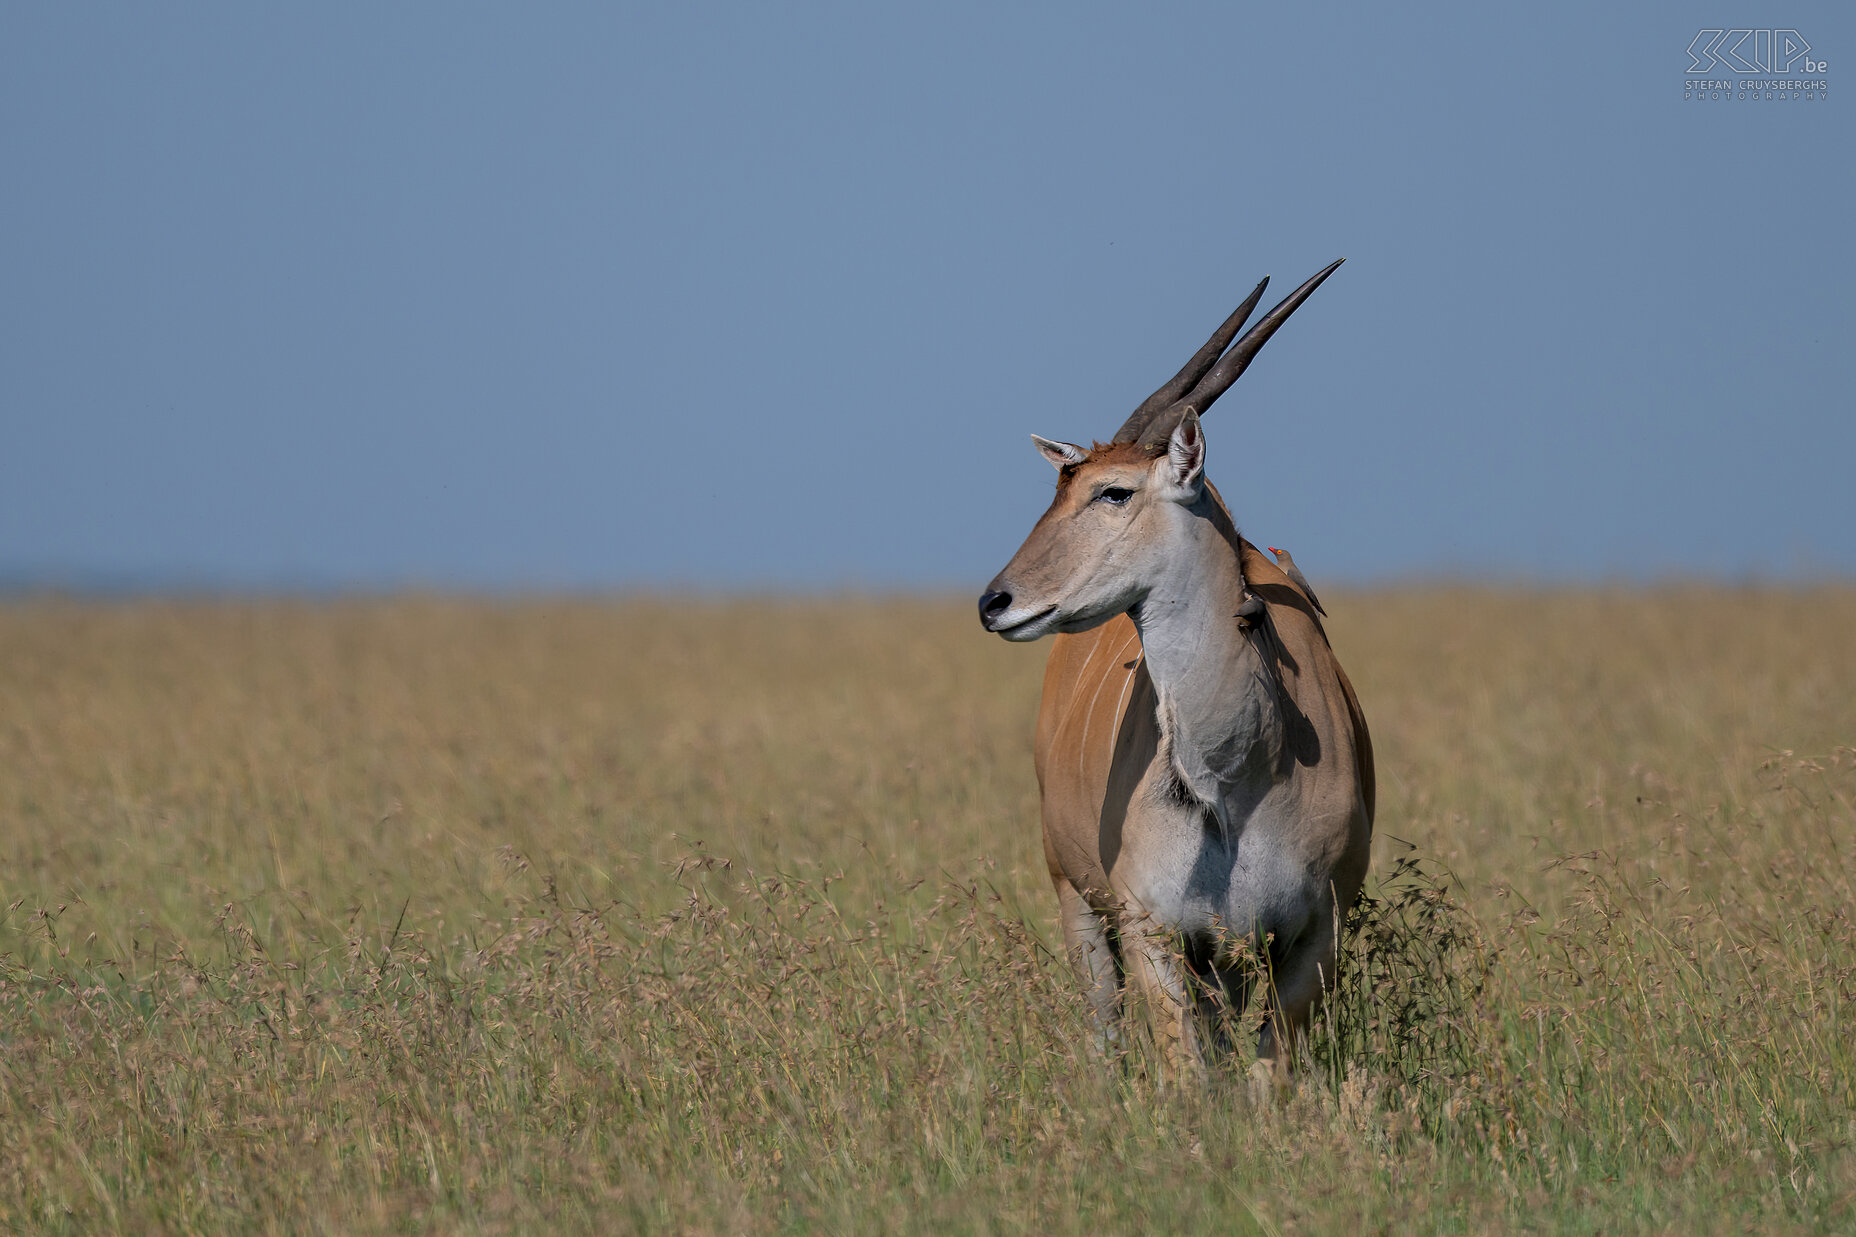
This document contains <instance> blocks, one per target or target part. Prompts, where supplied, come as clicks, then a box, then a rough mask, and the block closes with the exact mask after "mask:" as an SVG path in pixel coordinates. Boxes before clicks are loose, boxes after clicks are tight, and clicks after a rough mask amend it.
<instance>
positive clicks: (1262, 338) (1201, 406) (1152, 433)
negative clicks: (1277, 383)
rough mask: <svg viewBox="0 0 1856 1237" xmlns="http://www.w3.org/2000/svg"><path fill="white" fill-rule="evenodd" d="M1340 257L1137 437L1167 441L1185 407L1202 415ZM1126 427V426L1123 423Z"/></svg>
mask: <svg viewBox="0 0 1856 1237" xmlns="http://www.w3.org/2000/svg"><path fill="white" fill-rule="evenodd" d="M1346 260H1347V259H1345V258H1341V259H1340V260H1339V261H1337V262H1334V263H1333V264H1332V265H1329V266H1327V267H1324V268H1323V269H1322V270H1321V271H1319V272H1318V273H1317V274H1315V276H1314V277H1313V278H1311V279H1309V281H1308V282H1307V283H1305V284H1303V285H1302V286H1301V287H1299V288H1297V289H1296V290H1295V291H1293V292H1291V293H1290V294H1289V295H1288V296H1285V297H1283V298H1282V300H1281V301H1279V302H1277V304H1276V307H1275V308H1274V309H1272V310H1270V311H1269V312H1268V313H1266V314H1264V315H1263V316H1262V317H1261V318H1259V319H1257V323H1256V325H1255V326H1253V327H1251V328H1250V329H1249V330H1248V331H1245V332H1244V337H1243V338H1242V339H1240V340H1238V341H1237V342H1236V343H1235V344H1232V345H1231V350H1230V351H1229V352H1227V353H1225V354H1224V355H1223V356H1221V357H1219V358H1218V361H1217V363H1216V364H1215V365H1213V366H1212V367H1211V369H1210V370H1209V371H1207V372H1206V373H1205V375H1204V377H1202V378H1200V379H1199V380H1198V382H1197V383H1195V384H1194V385H1193V388H1192V390H1190V391H1188V392H1187V393H1186V394H1185V395H1183V396H1181V397H1180V398H1179V399H1177V400H1176V401H1174V402H1173V403H1172V404H1170V405H1169V406H1167V407H1166V408H1165V409H1164V410H1163V411H1161V412H1159V413H1157V414H1155V415H1154V416H1152V417H1150V418H1149V419H1148V421H1147V423H1146V424H1145V425H1143V426H1142V427H1141V429H1140V431H1139V435H1138V437H1137V438H1136V439H1135V441H1137V442H1139V443H1140V444H1141V445H1142V446H1148V447H1151V446H1157V445H1158V444H1160V443H1163V442H1165V441H1166V440H1167V439H1168V438H1169V437H1170V436H1171V435H1172V433H1173V429H1174V427H1175V426H1177V425H1178V424H1179V419H1180V418H1181V417H1183V416H1184V415H1185V414H1186V409H1188V408H1193V409H1197V410H1198V412H1199V413H1200V414H1201V415H1202V414H1203V413H1204V412H1205V410H1206V409H1207V408H1210V407H1211V406H1212V404H1213V403H1214V402H1215V401H1216V400H1217V398H1218V397H1219V396H1220V395H1223V394H1224V393H1225V392H1226V391H1228V390H1230V389H1231V384H1232V383H1234V382H1236V381H1237V379H1238V377H1239V375H1241V374H1242V373H1243V372H1244V370H1245V369H1247V368H1248V367H1249V366H1250V362H1251V359H1252V358H1253V357H1255V356H1256V355H1257V353H1258V352H1260V351H1262V349H1263V345H1264V344H1266V343H1268V342H1269V340H1270V336H1272V335H1274V334H1275V333H1276V328H1278V327H1280V326H1281V325H1282V324H1283V323H1285V322H1287V321H1288V320H1289V315H1290V314H1292V313H1294V312H1295V311H1296V310H1297V309H1299V308H1300V307H1301V304H1302V302H1303V301H1305V300H1307V299H1308V298H1309V296H1310V295H1311V294H1312V293H1313V292H1314V290H1315V289H1316V288H1319V287H1320V286H1321V283H1322V281H1323V280H1325V279H1326V278H1327V277H1328V276H1329V275H1332V274H1333V273H1334V272H1335V271H1337V270H1339V269H1340V264H1341V262H1345V261H1346ZM1124 428H1125V427H1124Z"/></svg>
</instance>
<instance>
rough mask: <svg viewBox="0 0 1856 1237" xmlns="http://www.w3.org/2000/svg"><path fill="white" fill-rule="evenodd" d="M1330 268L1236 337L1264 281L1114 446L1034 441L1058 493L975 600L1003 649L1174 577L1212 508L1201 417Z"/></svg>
mask: <svg viewBox="0 0 1856 1237" xmlns="http://www.w3.org/2000/svg"><path fill="white" fill-rule="evenodd" d="M1338 266H1340V263H1339V262H1335V263H1334V264H1333V265H1332V266H1329V267H1327V268H1326V269H1325V270H1323V271H1321V272H1320V273H1319V274H1317V275H1315V276H1314V278H1312V279H1310V280H1309V281H1308V282H1307V283H1305V284H1303V285H1302V286H1301V287H1299V288H1297V289H1296V290H1295V291H1294V292H1292V293H1290V294H1289V295H1288V296H1287V297H1285V298H1284V299H1283V300H1282V302H1281V303H1280V304H1278V305H1277V306H1276V307H1275V308H1274V309H1272V310H1270V311H1269V312H1268V313H1267V314H1265V315H1263V317H1262V318H1261V319H1259V320H1258V321H1257V323H1256V325H1254V326H1252V327H1251V328H1250V329H1249V330H1248V331H1245V332H1244V335H1243V338H1241V339H1237V333H1238V332H1239V331H1240V330H1242V329H1243V326H1244V323H1245V322H1246V321H1247V320H1248V319H1249V317H1250V314H1251V311H1252V310H1254V309H1255V308H1256V307H1257V302H1258V301H1259V300H1260V299H1261V298H1262V296H1263V290H1264V288H1266V287H1268V286H1269V279H1268V278H1267V277H1266V278H1265V279H1264V280H1263V281H1262V282H1261V283H1259V284H1258V285H1257V286H1256V289H1255V290H1254V291H1252V292H1251V294H1250V295H1249V296H1248V297H1247V298H1245V300H1244V303H1243V304H1242V305H1239V306H1238V307H1237V310H1236V312H1234V313H1233V314H1232V315H1231V316H1230V317H1229V318H1227V319H1225V321H1224V324H1223V325H1222V326H1220V327H1219V328H1218V330H1217V331H1216V332H1215V333H1213V335H1212V337H1211V339H1209V340H1207V341H1206V344H1205V346H1204V347H1203V348H1201V349H1199V350H1198V352H1196V353H1194V354H1193V357H1192V359H1191V360H1189V361H1187V362H1186V364H1185V366H1184V367H1183V368H1181V369H1180V371H1179V372H1178V373H1177V374H1175V375H1174V376H1173V378H1172V379H1171V380H1170V381H1169V382H1167V383H1166V385H1164V386H1162V387H1161V388H1160V389H1159V390H1157V391H1155V392H1154V393H1153V394H1152V395H1150V396H1148V397H1147V399H1146V400H1145V401H1143V402H1142V404H1141V406H1140V407H1139V408H1136V409H1135V410H1134V413H1133V415H1131V416H1130V417H1129V418H1128V420H1127V421H1126V422H1125V423H1124V424H1123V425H1122V427H1121V429H1120V430H1119V431H1118V432H1117V433H1116V434H1115V437H1114V440H1113V441H1112V442H1108V443H1096V444H1095V445H1094V446H1092V447H1088V448H1084V447H1080V446H1077V445H1075V444H1073V443H1067V442H1056V441H1053V440H1051V439H1048V438H1039V437H1038V436H1037V435H1035V434H1034V435H1032V441H1033V442H1035V443H1036V444H1037V448H1038V450H1039V451H1040V452H1042V453H1043V455H1044V457H1045V458H1046V459H1048V460H1049V461H1050V462H1051V463H1052V464H1053V465H1055V466H1056V468H1057V473H1058V475H1057V493H1056V496H1055V497H1054V498H1053V499H1052V500H1051V505H1050V509H1049V510H1047V511H1046V512H1045V513H1044V515H1043V516H1042V517H1041V518H1040V519H1039V520H1038V522H1037V525H1036V526H1035V527H1034V528H1032V530H1031V535H1030V536H1028V537H1026V538H1025V543H1024V544H1023V545H1022V546H1020V547H1019V549H1018V553H1017V554H1015V555H1013V556H1012V561H1011V562H1009V563H1007V564H1006V566H1005V570H1003V571H1001V572H1000V573H999V574H998V575H997V576H995V577H993V580H992V583H991V584H989V585H987V586H986V592H985V593H984V594H983V595H982V596H981V597H980V603H979V605H980V622H981V623H982V624H983V625H984V626H985V628H986V630H988V631H991V632H995V633H997V634H999V635H1001V636H1004V637H1005V638H1006V639H1007V640H1035V639H1037V638H1038V637H1040V636H1045V635H1049V634H1051V633H1052V632H1060V631H1062V632H1078V631H1085V630H1087V629H1089V628H1090V627H1093V626H1095V625H1096V624H1098V623H1100V622H1103V621H1104V620H1106V619H1110V618H1113V617H1114V616H1115V615H1117V614H1124V613H1127V612H1128V611H1129V610H1133V609H1136V608H1137V607H1139V606H1140V605H1141V603H1142V602H1143V601H1144V600H1145V599H1146V597H1147V596H1148V594H1149V593H1150V592H1151V591H1152V590H1153V588H1154V587H1155V585H1156V584H1157V583H1158V582H1160V581H1162V580H1163V579H1165V578H1166V577H1167V576H1168V575H1170V574H1171V573H1173V572H1175V571H1178V570H1180V569H1181V564H1182V559H1181V552H1183V551H1184V550H1185V548H1186V545H1187V543H1188V541H1189V540H1190V539H1191V537H1192V534H1193V533H1194V532H1195V531H1197V530H1202V529H1203V528H1204V527H1205V526H1206V525H1207V524H1208V523H1209V522H1212V521H1213V520H1214V512H1215V511H1216V509H1217V504H1216V502H1215V501H1213V500H1210V499H1208V497H1207V495H1206V482H1205V434H1204V432H1203V430H1202V429H1201V428H1200V426H1199V415H1200V414H1201V413H1203V412H1204V411H1205V410H1206V409H1208V408H1210V407H1211V405H1212V402H1213V401H1214V400H1216V399H1217V398H1218V397H1219V396H1220V395H1222V394H1224V393H1225V391H1227V390H1228V389H1229V388H1230V386H1231V384H1232V383H1234V382H1236V381H1237V379H1238V376H1239V375H1241V374H1242V373H1243V372H1244V369H1245V367H1246V366H1248V365H1249V364H1250V361H1251V358H1253V357H1255V356H1256V354H1257V352H1258V351H1259V350H1260V349H1261V348H1262V347H1263V345H1264V344H1265V343H1267V342H1268V340H1269V338H1270V336H1271V335H1274V334H1275V333H1276V329H1277V328H1278V327H1280V326H1281V325H1282V324H1283V322H1284V321H1286V320H1287V319H1288V317H1289V315H1290V314H1292V313H1294V312H1295V310H1296V308H1297V307H1298V306H1300V305H1301V303H1302V302H1303V301H1305V300H1307V299H1308V296H1309V294H1310V293H1312V292H1313V291H1314V290H1315V289H1316V288H1318V287H1320V286H1321V282H1322V280H1324V279H1326V278H1327V277H1328V276H1329V275H1331V274H1333V273H1334V270H1335V268H1336V267H1338ZM1233 339H1237V342H1236V343H1235V344H1233V343H1232V342H1231V341H1232V340H1233ZM1227 348H1228V349H1229V351H1227V350H1226V349H1227Z"/></svg>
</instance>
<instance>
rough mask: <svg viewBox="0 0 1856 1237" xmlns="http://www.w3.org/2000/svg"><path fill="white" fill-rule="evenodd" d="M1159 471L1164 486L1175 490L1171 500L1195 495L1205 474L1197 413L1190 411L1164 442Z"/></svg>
mask: <svg viewBox="0 0 1856 1237" xmlns="http://www.w3.org/2000/svg"><path fill="white" fill-rule="evenodd" d="M1160 471H1161V477H1162V480H1164V481H1165V483H1166V485H1167V487H1168V488H1169V489H1171V490H1174V491H1176V493H1175V495H1174V496H1175V497H1181V498H1184V497H1187V496H1189V495H1192V494H1196V493H1197V492H1198V488H1199V478H1200V477H1202V476H1204V475H1205V431H1204V430H1202V429H1200V428H1199V414H1198V413H1197V412H1195V411H1193V410H1192V409H1190V408H1188V409H1186V415H1185V416H1183V417H1181V418H1180V419H1179V424H1178V425H1176V426H1174V427H1173V436H1172V437H1171V438H1169V439H1167V443H1166V455H1165V456H1164V457H1163V459H1162V460H1161V464H1160Z"/></svg>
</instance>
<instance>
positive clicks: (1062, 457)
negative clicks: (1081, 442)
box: [1031, 434, 1089, 468]
mask: <svg viewBox="0 0 1856 1237" xmlns="http://www.w3.org/2000/svg"><path fill="white" fill-rule="evenodd" d="M1031 441H1032V442H1035V443H1036V444H1037V445H1038V451H1039V452H1040V453H1041V454H1042V455H1043V456H1044V458H1045V459H1047V460H1049V461H1050V462H1051V466H1052V467H1053V468H1068V467H1069V466H1070V465H1072V464H1080V463H1082V462H1083V461H1084V460H1086V459H1088V458H1089V452H1087V451H1085V450H1083V449H1082V448H1081V447H1079V446H1077V445H1076V444H1075V443H1073V442H1052V441H1051V440H1050V439H1048V438H1039V437H1038V436H1037V435H1036V434H1033V435H1031Z"/></svg>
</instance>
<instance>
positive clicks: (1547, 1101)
mask: <svg viewBox="0 0 1856 1237" xmlns="http://www.w3.org/2000/svg"><path fill="white" fill-rule="evenodd" d="M1323 591H1324V593H1328V592H1335V593H1338V591H1337V590H1329V589H1324V590H1323ZM1327 600H1328V601H1329V603H1330V608H1331V609H1332V610H1333V611H1334V612H1335V618H1334V621H1333V623H1332V625H1331V630H1332V633H1333V636H1334V641H1335V644H1336V647H1337V648H1338V650H1339V651H1340V654H1341V657H1342V660H1343V661H1344V663H1345V664H1346V665H1347V666H1348V668H1349V670H1350V672H1351V673H1352V675H1353V677H1354V680H1355V682H1356V684H1357V686H1358V688H1359V692H1360V696H1361V698H1362V700H1363V702H1364V704H1365V707H1366V710H1367V714H1368V717H1369V719H1370V721H1371V723H1372V726H1373V730H1374V736H1375V739H1376V741H1377V745H1378V750H1379V768H1380V786H1381V791H1380V813H1379V824H1378V834H1379V839H1378V843H1377V847H1376V858H1375V870H1376V872H1377V873H1378V874H1379V876H1380V878H1381V880H1380V882H1379V883H1378V884H1377V885H1376V886H1375V889H1376V893H1377V901H1376V902H1375V903H1374V904H1373V905H1372V906H1371V907H1370V908H1369V909H1368V911H1367V913H1366V914H1365V915H1364V916H1363V918H1362V923H1361V925H1360V929H1359V931H1358V932H1357V933H1356V935H1355V936H1354V938H1353V944H1352V946H1351V947H1350V951H1349V954H1350V956H1349V965H1348V970H1347V973H1346V979H1345V983H1344V985H1343V988H1342V991H1341V994H1340V996H1339V998H1338V999H1337V1000H1336V1001H1335V1002H1334V1003H1333V1004H1332V1005H1331V1007H1330V1014H1329V1016H1328V1017H1327V1018H1326V1019H1324V1022H1323V1026H1322V1029H1321V1034H1320V1035H1319V1037H1318V1038H1317V1042H1316V1044H1315V1045H1314V1049H1313V1054H1312V1058H1311V1060H1310V1061H1309V1063H1308V1065H1307V1068H1306V1069H1305V1070H1304V1072H1303V1074H1302V1078H1303V1080H1304V1081H1303V1082H1302V1084H1301V1086H1300V1087H1299V1088H1298V1089H1297V1090H1296V1091H1295V1092H1293V1093H1292V1094H1290V1095H1288V1096H1287V1097H1286V1098H1284V1099H1282V1100H1281V1101H1279V1102H1277V1103H1274V1104H1271V1105H1269V1106H1267V1107H1263V1106H1253V1104H1252V1101H1251V1099H1250V1097H1249V1095H1248V1093H1247V1091H1246V1089H1245V1088H1244V1086H1243V1085H1242V1082H1241V1071H1242V1065H1243V1062H1241V1061H1239V1062H1234V1063H1232V1064H1231V1065H1230V1066H1229V1068H1228V1069H1221V1070H1219V1071H1216V1072H1214V1074H1213V1075H1212V1076H1211V1077H1210V1078H1209V1079H1208V1080H1206V1082H1205V1085H1203V1086H1202V1087H1192V1088H1186V1089H1183V1090H1181V1091H1176V1092H1175V1093H1173V1094H1169V1095H1167V1096H1164V1097H1161V1096H1157V1095H1156V1094H1155V1090H1154V1087H1153V1085H1152V1081H1151V1080H1152V1071H1151V1069H1150V1068H1149V1062H1148V1061H1147V1060H1146V1059H1145V1058H1144V1057H1143V1054H1142V1053H1141V1051H1140V1050H1139V1048H1138V1047H1137V1049H1136V1050H1135V1051H1134V1053H1133V1054H1132V1056H1131V1057H1129V1058H1128V1059H1126V1060H1123V1061H1119V1062H1105V1061H1103V1060H1101V1059H1099V1058H1098V1057H1096V1056H1095V1055H1093V1054H1092V1053H1091V1051H1090V1050H1089V1049H1088V1047H1087V1036H1086V1035H1085V1034H1084V1033H1083V1029H1082V1028H1083V1015H1082V1012H1081V1010H1080V1008H1079V1002H1078V1000H1077V998H1076V995H1075V993H1074V991H1073V988H1072V984H1071V982H1070V980H1069V976H1068V974H1067V972H1066V970H1065V965H1064V963H1063V960H1062V959H1061V958H1060V957H1059V956H1057V955H1058V953H1060V950H1059V949H1058V948H1057V946H1056V944H1055V932H1054V926H1053V912H1054V899H1053V898H1052V896H1051V895H1050V893H1049V890H1048V887H1047V885H1046V882H1045V877H1044V875H1043V871H1042V859H1041V854H1040V850H1039V844H1038V837H1037V824H1036V820H1037V810H1036V786H1035V783H1034V781H1033V778H1032V774H1031V761H1030V730H1031V723H1032V717H1033V713H1034V710H1035V705H1036V698H1037V684H1038V679H1039V675H1040V671H1041V666H1042V660H1043V650H1042V649H1027V648H1021V647H1014V646H1008V645H1005V644H1003V643H1001V642H999V641H997V640H994V639H989V638H986V637H984V636H983V635H982V634H981V633H980V631H979V630H978V628H977V625H976V624H975V623H974V622H973V620H972V618H971V616H970V614H969V612H968V608H967V606H966V605H965V604H955V603H949V604H945V605H943V604H938V603H927V602H887V601H841V602H833V603H829V604H826V603H819V604H803V605H802V604H785V603H774V602H769V603H746V602H742V603H717V602H702V603H695V602H692V603H678V602H670V601H659V602H644V601H639V602H627V603H614V604H594V603H589V602H562V603H558V604H557V603H549V602H540V601H537V602H524V603H507V604H497V603H489V602H466V601H450V600H439V599H403V600H390V601H376V602H353V603H331V604H307V603H283V602H263V603H256V602H254V603H232V602H221V603H201V604H181V603H163V602H136V603H122V604H79V603H73V602H64V601H56V600H46V601H22V602H13V603H8V604H6V605H3V606H0V848H3V849H0V855H3V856H4V860H5V862H4V865H3V866H0V908H3V919H0V1230H4V1231H30V1232H40V1231H47V1232H61V1231H70V1232H134V1233H143V1232H194V1231H201V1232H212V1231H228V1230H237V1231H308V1232H329V1233H338V1232H396V1231H428V1230H443V1231H465V1232H542V1231H548V1232H594V1231H598V1232H622V1231H632V1230H659V1231H683V1232H694V1233H736V1232H742V1233H772V1232H787V1231H837V1232H851V1233H863V1232H875V1231H886V1230H887V1231H899V1232H1001V1233H1006V1232H1022V1231H1027V1230H1031V1231H1037V1232H1049V1233H1085V1232H1087V1233H1115V1232H1128V1231H1135V1230H1137V1229H1140V1230H1154V1231H1162V1232H1181V1233H1201V1232H1202V1233H1221V1234H1222V1233H1246V1232H1255V1233H1265V1234H1277V1233H1320V1232H1344V1233H1348V1234H1359V1233H1369V1232H1381V1231H1385V1232H1419V1233H1428V1232H1435V1231H1455V1232H1486V1231H1502V1230H1507V1231H1527V1232H1542V1233H1559V1232H1568V1233H1570V1232H1579V1233H1589V1232H1604V1233H1620V1232H1676V1233H1687V1232H1791V1231H1807V1232H1809V1231H1823V1232H1850V1231H1856V1151H1853V1150H1852V1143H1856V1025H1852V1012H1853V1011H1852V1000H1853V999H1856V928H1853V926H1852V920H1851V915H1852V909H1851V908H1852V902H1853V900H1856V899H1853V897H1852V895H1853V894H1856V872H1853V870H1852V863H1853V862H1856V811H1853V809H1852V801H1853V800H1856V753H1852V750H1851V748H1852V745H1856V592H1853V591H1851V590H1848V589H1820V590H1816V591H1808V592H1776V591H1747V590H1734V589H1691V590H1664V591H1655V592H1648V593H1635V594H1623V593H1566V592H1562V593H1530V592H1475V591H1461V592H1451V591H1436V590H1432V591H1421V590H1415V589H1414V590H1409V591H1392V592H1380V593H1357V594H1354V595H1352V596H1344V595H1334V596H1329V597H1328V598H1327Z"/></svg>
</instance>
